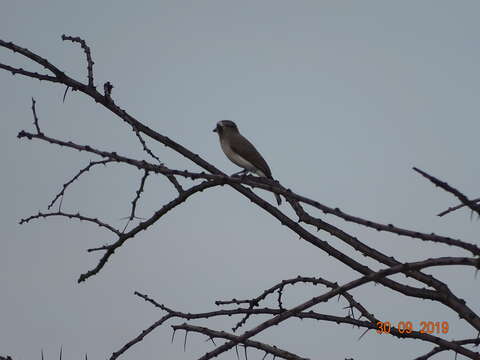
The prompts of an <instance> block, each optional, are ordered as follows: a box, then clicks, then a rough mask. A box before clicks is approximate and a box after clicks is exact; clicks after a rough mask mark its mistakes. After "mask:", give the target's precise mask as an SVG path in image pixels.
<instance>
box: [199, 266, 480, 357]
mask: <svg viewBox="0 0 480 360" xmlns="http://www.w3.org/2000/svg"><path fill="white" fill-rule="evenodd" d="M451 265H467V266H473V267H476V268H480V259H474V258H473V259H472V258H454V257H443V258H435V259H428V260H424V261H418V262H412V263H405V264H401V265H397V266H393V267H390V268H387V269H384V270H380V271H377V272H374V273H372V274H370V275H367V276H363V277H361V278H359V279H357V280H354V281H351V282H349V283H347V284H345V285H342V286H339V287H338V288H336V289H334V290H331V291H329V292H327V293H325V294H323V295H320V296H316V297H314V298H312V299H310V300H308V301H306V302H304V303H303V304H300V305H297V306H295V307H294V308H292V309H290V310H287V311H284V312H282V313H281V314H279V315H277V316H275V317H273V318H272V319H270V320H267V321H265V322H263V323H261V324H260V325H258V326H257V327H255V328H253V329H251V330H249V331H246V332H245V333H243V335H241V336H238V337H237V339H236V340H231V341H229V342H227V343H225V344H223V345H221V346H219V347H217V348H216V349H215V350H213V351H210V352H208V353H206V354H205V355H204V356H202V357H200V358H199V360H208V359H212V358H214V357H216V356H218V355H220V354H222V353H224V352H225V351H228V350H230V349H231V348H232V347H234V346H235V345H236V344H238V343H239V342H244V341H245V340H247V339H249V338H251V337H252V336H255V335H257V334H258V333H260V332H262V331H264V330H266V329H267V328H269V327H271V326H274V325H278V324H279V323H281V322H283V321H285V320H286V319H288V318H290V317H292V316H293V315H295V314H298V313H299V312H301V311H305V310H306V309H308V308H310V307H312V306H314V305H316V304H319V303H321V302H325V301H327V300H328V299H330V298H332V297H334V296H336V295H338V294H340V293H342V292H344V291H348V290H352V289H354V288H356V287H358V286H360V285H363V284H366V283H369V282H372V281H379V280H380V279H382V278H384V277H386V276H390V275H393V274H396V273H399V272H404V271H409V270H420V269H423V268H426V267H431V266H451ZM432 340H433V339H432ZM437 341H438V344H439V345H441V346H445V347H447V348H448V349H451V350H454V351H456V352H458V353H460V354H462V355H465V356H467V357H469V358H470V359H477V358H478V356H480V354H479V353H478V352H473V351H470V350H468V349H465V348H463V347H461V346H459V345H457V344H452V343H450V342H448V341H446V340H443V339H439V340H437Z"/></svg>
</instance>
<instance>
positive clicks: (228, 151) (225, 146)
mask: <svg viewBox="0 0 480 360" xmlns="http://www.w3.org/2000/svg"><path fill="white" fill-rule="evenodd" d="M220 146H221V147H222V150H223V152H224V153H225V155H226V156H227V158H228V159H229V160H230V161H231V162H233V163H234V164H235V165H238V166H240V167H241V168H244V169H247V170H249V171H252V172H256V171H257V168H256V167H255V166H253V165H252V163H250V162H249V161H248V160H246V159H244V158H243V157H242V156H240V155H239V154H237V153H236V152H235V151H233V150H232V148H231V146H230V144H229V143H228V141H226V140H225V139H222V138H220Z"/></svg>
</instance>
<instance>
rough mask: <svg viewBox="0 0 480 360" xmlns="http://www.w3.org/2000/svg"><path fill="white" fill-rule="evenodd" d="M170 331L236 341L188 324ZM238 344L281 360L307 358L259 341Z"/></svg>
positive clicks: (225, 334) (223, 333) (230, 337)
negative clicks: (181, 331) (189, 332)
mask: <svg viewBox="0 0 480 360" xmlns="http://www.w3.org/2000/svg"><path fill="white" fill-rule="evenodd" d="M172 329H173V330H174V331H175V330H185V331H186V332H188V331H192V332H196V333H199V334H204V335H206V336H208V337H210V338H218V339H227V340H231V341H237V340H238V336H235V335H233V334H229V333H227V332H225V331H215V330H211V329H209V328H206V327H202V326H194V325H189V324H186V323H183V324H181V325H172ZM238 343H243V344H244V346H245V349H246V348H247V347H252V348H255V349H258V350H263V351H265V352H266V353H268V354H271V355H273V356H278V357H280V358H282V359H289V360H308V359H307V358H303V357H300V356H297V355H295V354H293V353H291V352H288V351H286V350H282V349H280V348H278V347H276V346H272V345H268V344H265V343H261V342H259V341H253V340H246V341H242V342H240V341H238Z"/></svg>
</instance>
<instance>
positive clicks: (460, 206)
mask: <svg viewBox="0 0 480 360" xmlns="http://www.w3.org/2000/svg"><path fill="white" fill-rule="evenodd" d="M472 202H474V203H477V204H478V203H479V202H480V198H476V199H473V200H472ZM465 206H466V205H465V204H460V205H457V206H452V207H449V208H448V209H447V210H444V211H442V212H441V213H438V214H437V216H444V215H447V214H448V213H451V212H453V211H455V210H458V209H461V208H463V207H465Z"/></svg>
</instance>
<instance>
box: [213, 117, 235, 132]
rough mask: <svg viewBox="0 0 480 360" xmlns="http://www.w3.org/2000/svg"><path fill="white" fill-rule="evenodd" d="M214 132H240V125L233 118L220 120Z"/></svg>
mask: <svg viewBox="0 0 480 360" xmlns="http://www.w3.org/2000/svg"><path fill="white" fill-rule="evenodd" d="M213 132H216V133H218V135H220V136H221V135H223V134H229V133H238V127H237V125H236V124H235V123H234V122H233V121H232V120H220V121H219V122H218V123H217V126H216V127H215V129H213Z"/></svg>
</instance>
